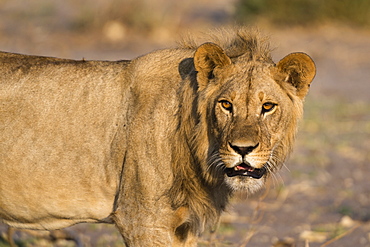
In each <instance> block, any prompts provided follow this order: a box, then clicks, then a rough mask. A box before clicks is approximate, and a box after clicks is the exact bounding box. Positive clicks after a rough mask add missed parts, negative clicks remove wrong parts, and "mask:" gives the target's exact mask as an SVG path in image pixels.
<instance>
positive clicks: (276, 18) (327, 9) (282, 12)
mask: <svg viewBox="0 0 370 247" xmlns="http://www.w3.org/2000/svg"><path fill="white" fill-rule="evenodd" d="M236 9H237V12H236V16H237V18H238V19H239V20H240V21H242V22H255V21H259V20H261V19H265V20H267V21H268V22H270V23H272V24H274V25H283V26H284V25H312V24H320V23H323V22H340V23H347V24H350V25H356V26H370V1H368V0H341V1H337V0H325V1H323V0H280V1H276V0H240V1H239V2H238V5H237V8H236Z"/></svg>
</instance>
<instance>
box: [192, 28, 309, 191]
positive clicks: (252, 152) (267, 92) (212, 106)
mask: <svg viewBox="0 0 370 247" xmlns="http://www.w3.org/2000/svg"><path fill="white" fill-rule="evenodd" d="M231 40H232V41H231V42H230V41H228V42H226V43H221V44H220V45H218V44H217V45H216V44H215V43H205V44H203V45H201V46H199V47H198V48H197V49H196V52H195V55H194V59H193V63H194V70H195V72H194V78H196V79H195V80H196V82H194V83H196V84H197V89H196V90H197V98H196V105H197V109H196V111H197V115H198V116H199V118H200V119H199V122H197V127H196V131H194V132H193V133H192V140H193V143H192V146H193V151H194V152H195V153H196V155H197V158H198V160H199V161H200V162H199V163H200V164H201V166H202V172H203V174H204V177H205V179H206V180H207V181H209V182H210V183H214V184H215V183H216V184H217V183H220V182H221V183H226V184H227V186H228V187H229V188H230V189H231V190H240V189H244V190H247V191H249V192H254V191H256V190H258V189H259V188H261V187H262V185H263V184H264V181H265V179H266V177H268V175H269V174H272V173H273V172H274V171H275V170H276V169H277V168H279V167H281V165H282V164H283V162H284V161H285V158H286V156H287V155H288V154H289V151H290V150H291V148H292V145H293V139H294V135H295V133H296V127H297V121H298V120H299V119H300V118H301V115H302V107H303V105H302V103H303V100H304V97H305V95H306V94H307V92H308V89H309V86H310V83H311V81H312V80H313V78H314V76H315V65H314V63H313V61H312V60H311V58H310V57H309V56H308V55H306V54H304V53H292V54H290V55H288V56H286V57H285V58H283V59H282V60H281V61H280V62H278V63H277V64H275V63H274V62H273V61H272V59H271V56H270V49H269V46H268V44H267V43H265V41H264V39H262V38H260V37H259V36H258V35H256V34H253V33H252V34H251V33H248V34H245V33H244V35H243V32H242V31H239V33H238V35H236V36H234V39H231Z"/></svg>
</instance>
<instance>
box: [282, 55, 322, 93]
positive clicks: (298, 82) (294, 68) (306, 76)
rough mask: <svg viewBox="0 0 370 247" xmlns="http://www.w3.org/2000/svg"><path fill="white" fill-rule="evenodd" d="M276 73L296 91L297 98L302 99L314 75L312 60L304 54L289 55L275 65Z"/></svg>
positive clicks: (314, 68) (314, 69) (314, 67)
mask: <svg viewBox="0 0 370 247" xmlns="http://www.w3.org/2000/svg"><path fill="white" fill-rule="evenodd" d="M276 67H277V69H278V73H279V74H280V76H283V77H284V79H283V80H284V81H285V82H288V83H290V84H291V85H293V86H294V87H295V88H296V89H297V96H298V97H300V98H301V99H303V98H304V97H305V96H306V94H307V93H308V89H309V87H310V84H311V82H312V80H313V78H314V77H315V74H316V66H315V63H314V62H313V60H312V59H311V58H310V56H308V55H307V54H305V53H291V54H289V55H287V56H286V57H284V58H283V59H281V60H280V61H279V62H278V63H277V65H276Z"/></svg>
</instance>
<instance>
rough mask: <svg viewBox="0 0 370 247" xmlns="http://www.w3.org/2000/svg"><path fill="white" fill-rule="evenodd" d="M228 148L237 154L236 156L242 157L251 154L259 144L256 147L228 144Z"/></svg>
mask: <svg viewBox="0 0 370 247" xmlns="http://www.w3.org/2000/svg"><path fill="white" fill-rule="evenodd" d="M229 145H230V147H231V148H232V149H233V150H234V151H235V152H237V153H238V154H240V155H241V156H244V155H247V154H249V153H251V152H252V151H253V150H254V149H256V148H257V147H258V145H259V143H257V144H256V145H254V146H253V145H245V146H244V145H243V146H242V145H232V144H231V143H229Z"/></svg>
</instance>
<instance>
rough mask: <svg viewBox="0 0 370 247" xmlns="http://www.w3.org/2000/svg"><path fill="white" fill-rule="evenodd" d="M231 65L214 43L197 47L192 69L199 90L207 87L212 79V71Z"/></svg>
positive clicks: (229, 60)
mask: <svg viewBox="0 0 370 247" xmlns="http://www.w3.org/2000/svg"><path fill="white" fill-rule="evenodd" d="M229 64H231V59H230V58H229V57H228V56H227V55H226V54H225V52H224V51H223V50H222V48H221V47H219V46H218V45H216V44H214V43H205V44H203V45H201V46H199V47H198V49H197V50H196V51H195V54H194V67H195V70H196V71H197V72H198V74H197V79H198V83H199V87H200V89H203V88H204V87H206V86H207V83H208V81H209V80H210V79H212V78H213V77H214V74H213V70H214V69H215V68H216V67H223V66H226V65H229Z"/></svg>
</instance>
